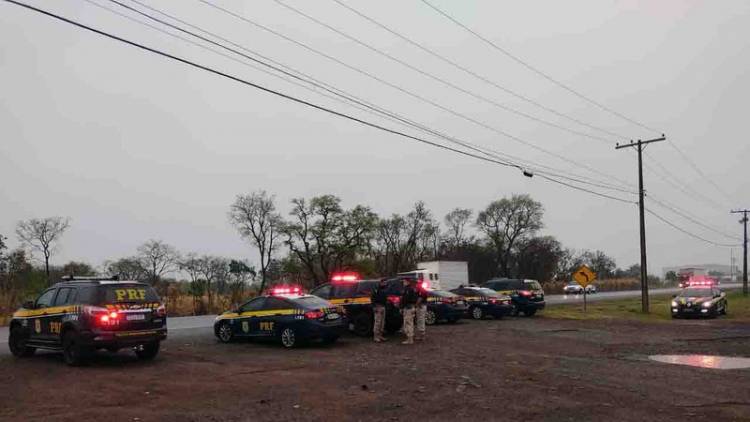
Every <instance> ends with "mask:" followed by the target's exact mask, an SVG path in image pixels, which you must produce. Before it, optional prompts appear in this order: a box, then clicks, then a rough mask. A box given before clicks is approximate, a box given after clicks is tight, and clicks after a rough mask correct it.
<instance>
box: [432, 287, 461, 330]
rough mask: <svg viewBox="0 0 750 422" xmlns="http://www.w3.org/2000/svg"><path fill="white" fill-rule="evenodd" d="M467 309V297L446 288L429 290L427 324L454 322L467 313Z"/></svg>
mask: <svg viewBox="0 0 750 422" xmlns="http://www.w3.org/2000/svg"><path fill="white" fill-rule="evenodd" d="M467 310H468V306H467V303H466V299H464V298H463V297H462V296H459V295H457V294H455V293H451V292H448V291H445V290H427V315H425V324H427V325H434V324H436V323H438V322H440V321H446V322H448V323H454V322H456V321H458V320H459V319H461V318H462V317H463V316H464V315H466V312H467Z"/></svg>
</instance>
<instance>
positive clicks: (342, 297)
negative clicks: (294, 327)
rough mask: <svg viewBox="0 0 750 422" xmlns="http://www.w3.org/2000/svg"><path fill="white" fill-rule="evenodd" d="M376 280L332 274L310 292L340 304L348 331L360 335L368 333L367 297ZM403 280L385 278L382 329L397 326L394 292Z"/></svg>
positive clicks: (370, 319)
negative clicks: (383, 323)
mask: <svg viewBox="0 0 750 422" xmlns="http://www.w3.org/2000/svg"><path fill="white" fill-rule="evenodd" d="M379 282H380V280H379V279H377V280H361V279H360V277H359V275H358V274H355V273H341V274H333V275H332V276H331V282H330V283H326V284H322V285H320V286H318V287H316V288H314V289H312V290H311V291H310V294H311V295H314V296H318V297H320V298H323V299H325V300H328V301H330V302H331V303H332V304H333V305H337V306H342V307H343V308H344V311H345V313H346V318H347V322H348V324H349V330H351V331H353V332H354V334H356V335H358V336H362V337H366V336H371V335H372V326H373V321H374V316H373V310H372V302H371V300H370V296H371V295H372V291H373V289H374V288H375V286H377V285H378V283H379ZM402 283H403V282H402V281H400V280H398V279H392V280H389V281H388V290H389V292H388V305H387V306H386V308H385V330H386V331H387V332H396V331H398V330H399V329H400V328H401V324H402V323H403V318H402V317H401V310H400V307H399V306H400V302H401V295H400V294H398V293H397V291H398V289H399V288H400V285H401V284H402Z"/></svg>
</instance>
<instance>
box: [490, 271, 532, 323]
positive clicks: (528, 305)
mask: <svg viewBox="0 0 750 422" xmlns="http://www.w3.org/2000/svg"><path fill="white" fill-rule="evenodd" d="M482 287H486V288H488V289H492V290H494V291H496V292H497V293H499V294H503V295H509V296H510V297H511V299H512V301H513V312H512V313H513V314H514V315H517V314H518V313H520V312H523V314H524V315H526V316H533V315H534V314H536V313H537V311H540V310H542V309H544V307H545V305H546V303H545V301H544V290H542V285H541V284H539V282H538V281H536V280H521V279H509V278H495V279H492V280H490V281H488V282H486V283H484V284H482Z"/></svg>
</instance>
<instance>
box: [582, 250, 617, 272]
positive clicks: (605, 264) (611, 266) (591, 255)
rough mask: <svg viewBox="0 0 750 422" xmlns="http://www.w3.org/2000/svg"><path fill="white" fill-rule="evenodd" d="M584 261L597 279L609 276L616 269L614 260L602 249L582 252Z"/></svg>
mask: <svg viewBox="0 0 750 422" xmlns="http://www.w3.org/2000/svg"><path fill="white" fill-rule="evenodd" d="M584 261H585V263H586V264H587V265H588V266H589V267H591V269H592V270H593V271H594V272H595V273H596V277H597V278H598V279H606V278H611V277H612V276H613V275H614V272H615V270H616V269H617V264H615V260H614V259H613V258H610V257H609V256H607V254H605V253H604V252H602V251H594V252H590V251H587V252H586V253H585V254H584Z"/></svg>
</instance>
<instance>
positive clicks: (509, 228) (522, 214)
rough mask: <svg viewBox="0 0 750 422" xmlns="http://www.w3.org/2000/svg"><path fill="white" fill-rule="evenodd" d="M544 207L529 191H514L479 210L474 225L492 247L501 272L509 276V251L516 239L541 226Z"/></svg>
mask: <svg viewBox="0 0 750 422" xmlns="http://www.w3.org/2000/svg"><path fill="white" fill-rule="evenodd" d="M543 214H544V207H542V204H540V203H539V202H537V201H534V200H533V199H532V198H531V197H530V196H529V195H513V196H512V197H511V198H503V199H500V200H497V201H493V202H492V203H490V204H489V205H488V206H487V208H485V209H484V210H483V211H482V212H480V213H479V216H478V217H477V226H478V227H479V229H480V230H481V231H482V232H484V234H485V235H486V236H487V238H488V240H489V241H490V243H491V245H492V246H493V247H494V249H495V250H494V252H495V256H496V261H497V268H498V270H499V271H500V272H501V274H500V275H503V276H506V277H509V276H510V267H511V257H512V256H511V255H512V252H513V247H514V246H515V245H516V242H517V241H518V240H522V239H525V238H526V237H528V236H531V235H533V234H534V233H536V232H537V231H538V230H539V229H541V228H542V226H543V225H542V216H543Z"/></svg>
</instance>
